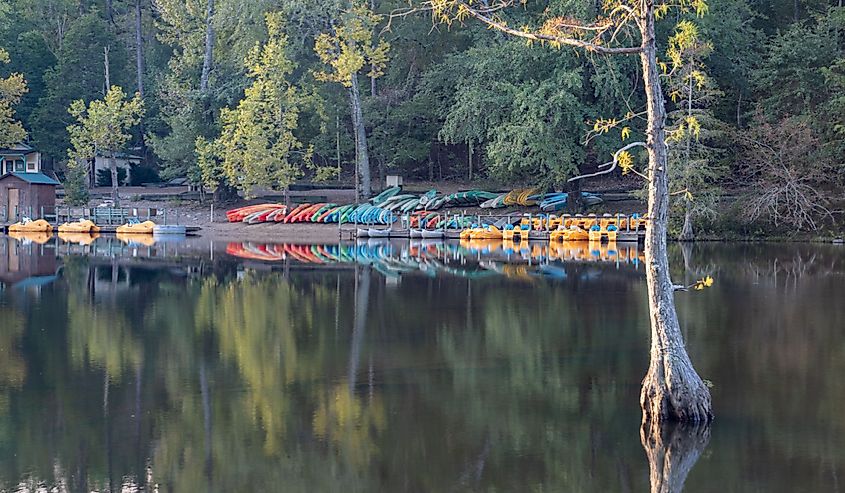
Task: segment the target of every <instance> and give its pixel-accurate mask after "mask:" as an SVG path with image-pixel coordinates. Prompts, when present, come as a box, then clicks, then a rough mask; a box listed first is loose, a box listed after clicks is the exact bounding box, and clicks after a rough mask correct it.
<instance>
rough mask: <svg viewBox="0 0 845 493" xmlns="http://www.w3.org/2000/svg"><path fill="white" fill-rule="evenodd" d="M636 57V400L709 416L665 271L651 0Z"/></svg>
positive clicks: (665, 211) (661, 413) (664, 182)
mask: <svg viewBox="0 0 845 493" xmlns="http://www.w3.org/2000/svg"><path fill="white" fill-rule="evenodd" d="M639 22H640V29H641V31H642V47H643V51H642V52H641V53H640V61H641V63H642V68H643V82H644V83H645V90H646V100H647V112H648V128H647V131H646V134H647V136H648V140H647V148H648V158H649V164H648V179H649V186H648V217H649V225H648V228H646V238H645V257H646V258H645V260H646V262H645V263H646V280H647V284H648V307H649V314H650V317H651V358H650V359H651V362H650V364H649V369H648V373H647V374H646V376H645V378H644V379H643V385H642V393H641V394H640V405H641V407H642V410H643V422H644V423H655V424H659V423H661V422H664V421H682V422H691V423H696V422H698V423H706V422H709V421H710V420H711V419H712V417H713V414H712V412H711V407H710V391H709V390H708V389H707V386H705V385H704V382H703V381H702V380H701V377H699V376H698V373H696V371H695V369H694V368H693V366H692V362H691V361H690V358H689V355H688V354H687V350H686V347H685V346H684V338H683V335H682V334H681V328H680V324H679V323H678V315H677V313H676V312H675V299H674V287H673V284H672V279H671V277H670V275H669V258H668V256H667V252H666V227H667V222H668V215H669V183H668V182H669V179H668V173H667V155H666V140H665V138H666V136H665V128H664V127H665V123H666V122H665V120H666V109H665V107H664V102H663V93H662V91H661V87H660V78H659V77H660V75H659V74H660V72H659V69H658V66H657V48H656V45H655V35H654V0H645V6H644V9H643V11H642V17H641V18H640V19H639Z"/></svg>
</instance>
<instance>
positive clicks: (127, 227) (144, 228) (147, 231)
mask: <svg viewBox="0 0 845 493" xmlns="http://www.w3.org/2000/svg"><path fill="white" fill-rule="evenodd" d="M155 226H156V223H154V222H152V221H144V222H142V223H138V224H124V225H123V226H118V227H117V233H118V234H127V235H151V234H153V228H155Z"/></svg>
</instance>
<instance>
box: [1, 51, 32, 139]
mask: <svg viewBox="0 0 845 493" xmlns="http://www.w3.org/2000/svg"><path fill="white" fill-rule="evenodd" d="M4 63H9V53H8V52H6V50H4V49H2V48H0V64H4ZM25 93H26V81H25V80H24V78H23V75H21V74H12V75H10V76H8V77H6V78H0V148H2V147H8V146H11V145H13V144H16V143H18V142H21V141H23V139H24V137H26V130H24V128H23V125H21V122H19V121H17V120H16V119H15V108H14V106H15V105H16V104H18V103H19V102H20V100H21V97H22V96H23V95H24V94H25Z"/></svg>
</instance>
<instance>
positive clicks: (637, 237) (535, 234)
mask: <svg viewBox="0 0 845 493" xmlns="http://www.w3.org/2000/svg"><path fill="white" fill-rule="evenodd" d="M362 229H363V228H362ZM379 229H384V228H379ZM444 234H445V239H447V240H459V239H461V230H447V231H445V232H444ZM353 235H355V237H356V238H357V233H356V232H353ZM549 236H550V231H530V232H529V233H528V240H529V241H550V240H549ZM410 237H411V231H410V230H408V229H394V230H390V235H389V236H388V237H387V238H410ZM379 238H383V237H373V238H370V237H363V236H362V237H360V239H362V240H363V239H373V240H377V239H379ZM644 240H645V231H643V230H640V231H619V232H617V233H616V242H617V243H637V242H640V241H644ZM517 242H518V240H517Z"/></svg>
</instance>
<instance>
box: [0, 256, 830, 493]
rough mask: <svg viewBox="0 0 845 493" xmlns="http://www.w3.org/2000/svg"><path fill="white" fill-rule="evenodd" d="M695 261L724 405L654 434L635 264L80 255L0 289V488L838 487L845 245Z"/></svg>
mask: <svg viewBox="0 0 845 493" xmlns="http://www.w3.org/2000/svg"><path fill="white" fill-rule="evenodd" d="M45 246H48V247H49V244H47V245H45ZM101 246H102V245H100V246H97V245H92V246H91V247H90V248H92V249H94V248H99V247H101ZM426 248H428V247H426ZM34 251H40V246H39V249H35V250H34ZM89 251H91V250H89ZM308 251H309V252H312V253H314V254H315V255H316V254H317V253H319V254H321V255H323V256H324V257H325V253H324V252H329V253H331V251H332V250H330V249H329V250H324V251H323V252H321V251H320V250H312V249H309V250H308ZM337 252H340V250H337ZM398 252H399V253H397V254H396V255H395V257H394V258H396V259H398V260H403V258H404V259H407V261H408V262H410V261H411V259H413V261H414V262H416V263H417V265H419V264H420V263H423V262H425V261H427V257H426V253H422V250H419V249H418V250H417V251H416V252H414V255H409V253H410V252H407V251H406V252H405V254H404V255H405V256H406V257H403V256H402V255H403V253H402V250H401V249H400V250H399V251H398ZM358 253H359V254H360V253H361V252H358ZM452 253H454V252H452ZM674 254H675V257H674V258H673V266H674V267H675V268H676V269H677V270H676V272H674V276H675V277H676V278H677V279H680V278H681V277H682V276H683V275H684V272H683V271H681V270H680V269H681V268H682V267H683V266H684V255H686V256H687V259H686V260H687V262H686V265H687V268H688V269H690V271H691V274H689V275H690V276H691V277H693V278H694V277H698V276H699V274H700V273H701V272H705V271H706V272H708V273H711V275H713V276H714V277H716V278H717V284H716V286H714V288H712V289H710V290H707V291H705V292H703V293H690V294H689V295H686V294H685V295H683V296H678V300H677V303H678V312H679V315H680V316H681V317H682V320H683V322H682V323H683V325H684V326H685V328H686V330H687V331H688V332H687V334H686V336H687V342H688V344H689V348H690V352H691V353H692V355H693V357H694V358H695V360H696V361H697V362H700V363H699V369H700V370H701V372H702V374H703V375H704V376H705V378H708V379H710V380H712V381H713V382H714V385H715V386H714V388H713V393H714V399H715V400H716V402H717V403H718V406H719V407H718V408H717V411H718V416H719V421H717V423H716V424H715V425H714V427H713V428H712V429H707V428H704V429H701V428H699V429H689V428H674V429H663V430H656V431H654V432H652V430H650V429H648V430H646V429H643V430H641V436H640V439H641V441H640V443H638V442H637V439H636V430H637V426H638V423H639V408H638V406H637V395H638V393H639V389H638V386H639V381H638V380H639V376H640V375H641V374H642V371H643V368H645V367H646V364H647V361H646V358H645V357H644V355H645V353H646V351H647V335H648V321H647V313H646V310H645V306H644V303H643V300H644V296H645V286H644V283H643V281H642V274H641V270H638V269H637V266H636V265H635V264H634V263H632V262H627V263H619V264H617V263H614V262H608V263H598V262H584V261H567V262H565V263H559V264H555V263H554V262H553V261H552V262H549V263H548V264H547V265H549V266H557V267H560V268H562V269H563V270H565V276H561V275H558V276H550V275H548V273H542V272H540V269H539V268H538V267H537V262H536V261H535V260H533V259H532V261H531V262H532V266H533V268H532V269H529V270H527V271H526V272H529V273H528V274H527V275H528V279H527V281H528V282H525V281H522V280H519V279H515V280H509V279H507V278H506V277H504V276H502V275H495V276H492V277H491V276H488V277H477V276H476V275H475V274H472V275H471V276H469V277H465V278H464V277H459V276H458V275H457V274H456V273H458V272H464V273H473V272H476V270H477V269H476V267H475V266H478V265H479V263H478V261H477V256H476V257H475V258H476V260H475V261H473V260H472V258H473V256H475V255H477V253H471V254H469V255H468V256H467V257H466V261H465V262H464V264H463V265H461V260H460V258H458V257H454V256H450V255H451V254H450V252H440V253H438V254H437V255H435V256H434V257H429V259H433V260H437V261H438V262H440V263H441V264H442V266H445V267H446V268H449V269H452V270H451V271H447V270H445V269H444V268H443V267H438V270H437V275H436V276H434V277H431V276H430V275H429V273H428V272H427V271H422V270H420V269H419V268H417V269H416V271H415V273H412V272H401V273H399V274H398V275H396V269H397V265H398V264H396V263H391V262H386V263H385V264H384V265H386V266H388V267H391V269H392V270H388V272H387V275H385V274H383V273H381V271H380V270H379V269H378V268H377V267H376V266H375V265H374V264H373V263H369V264H368V263H364V262H354V261H352V262H349V263H342V262H337V263H334V264H329V265H328V266H323V267H320V268H319V269H315V268H313V267H312V266H310V265H308V264H306V263H305V262H301V261H294V262H288V264H287V267H284V268H281V269H278V270H274V267H273V266H274V265H275V264H273V263H272V262H263V263H255V262H254V261H253V263H251V264H242V263H240V262H241V261H239V260H236V259H233V258H232V257H228V256H226V255H222V254H219V253H216V254H215V257H214V260H211V258H209V257H208V256H196V257H191V256H190V255H186V254H185V252H184V251H182V252H181V253H180V254H179V259H181V260H177V259H175V257H173V258H172V257H165V256H158V257H155V258H154V259H152V260H149V261H148V260H144V259H141V258H137V259H129V258H126V259H124V258H121V259H118V261H117V262H116V266H117V267H118V269H117V270H115V269H113V267H112V258H111V257H100V256H98V255H96V254H90V253H89V254H88V255H81V254H74V255H70V256H65V255H62V258H61V259H60V264H61V267H60V278H59V279H58V280H57V281H55V282H53V283H52V284H49V285H47V286H43V287H40V288H38V290H37V291H36V290H35V288H27V289H26V290H16V289H11V288H9V289H6V290H5V291H4V292H3V293H2V294H0V301H2V303H0V306H2V308H0V315H2V316H3V319H2V320H3V322H4V323H3V325H2V327H0V338H2V340H3V341H4V345H3V347H4V348H5V347H8V348H11V350H10V351H4V352H0V378H2V380H0V396H2V398H3V402H4V406H3V407H2V408H0V453H1V454H2V455H0V457H2V459H0V487H2V488H6V489H11V487H13V486H15V485H18V484H19V483H20V482H23V483H27V485H28V486H30V487H31V488H30V489H34V487H35V486H36V485H37V483H43V484H44V485H52V486H56V487H57V488H58V489H60V490H61V489H62V488H64V487H66V488H67V489H68V490H72V491H80V490H93V489H98V490H106V489H108V485H109V482H110V481H111V485H112V486H113V488H114V489H117V488H118V486H120V485H121V484H123V485H127V486H126V488H125V490H126V491H132V489H133V488H135V489H139V488H142V487H145V486H148V485H151V484H156V485H158V487H159V490H160V491H196V490H203V491H245V490H246V491H251V490H256V491H262V490H264V491H267V490H278V489H280V488H281V487H284V489H285V490H292V491H340V490H342V491H452V490H459V491H461V490H494V489H495V490H500V491H510V490H520V491H521V490H545V491H549V490H551V491H560V490H579V491H642V490H643V489H644V488H645V487H646V483H645V481H646V476H647V475H648V477H649V478H650V479H651V486H652V490H653V491H680V489H681V488H682V487H684V486H685V487H686V490H687V491H700V490H702V489H704V490H706V489H707V485H711V486H712V480H713V478H719V483H720V485H721V487H722V488H723V489H725V490H727V491H737V490H747V489H750V488H752V487H754V488H758V489H759V488H762V489H765V490H767V491H790V490H796V489H801V490H805V491H809V490H812V491H820V490H829V489H831V487H832V485H834V484H835V479H834V478H835V477H836V471H838V470H839V469H840V468H841V465H842V463H843V462H845V459H843V451H841V450H839V449H838V448H836V447H835V446H833V445H832V444H833V443H838V441H840V440H841V439H842V438H843V435H845V420H843V418H842V416H841V413H840V412H839V405H838V403H839V402H841V400H842V399H843V398H845V387H843V386H842V385H840V379H839V378H838V377H837V375H840V374H842V372H843V371H845V367H843V363H842V362H843V361H845V345H843V343H842V341H843V340H845V337H843V335H845V334H842V332H841V330H842V329H841V328H842V327H843V326H845V307H843V306H841V304H837V303H834V302H833V297H832V293H837V292H841V290H842V289H843V282H844V281H843V279H845V276H843V274H845V260H843V257H842V254H841V253H838V252H837V251H834V250H828V249H825V248H820V247H800V248H793V249H789V251H783V249H775V250H769V249H766V248H756V247H749V246H738V247H737V246H723V245H721V246H720V245H714V246H696V247H695V248H694V249H693V250H692V251H690V252H684V251H682V250H680V249H678V250H676V251H675V252H674ZM814 255H815V258H814ZM361 257H364V255H361V256H359V259H361ZM353 259H354V257H353ZM799 259H800V260H799ZM153 260H155V262H156V263H155V264H153ZM486 260H491V257H484V255H482V261H486ZM495 260H496V261H497V262H501V261H502V260H501V259H500V258H496V259H495ZM775 260H777V261H775ZM404 261H405V260H403V262H404ZM371 262H372V261H371ZM504 262H505V263H509V261H508V259H507V258H506V257H505V259H504ZM520 262H522V263H523V265H527V263H528V262H527V260H525V259H522V260H520V259H517V258H516V257H512V258H511V259H510V263H514V264H515V263H520ZM324 263H326V262H324ZM356 265H357V266H358V267H357V268H356V267H355V266H356ZM431 265H435V264H431ZM540 266H541V267H542V266H543V263H542V262H540ZM775 266H777V267H775ZM799 266H801V267H800V268H798V267H799ZM356 269H357V271H358V275H357V277H356V274H355V270H356ZM535 270H536V274H535ZM793 273H795V274H793ZM113 274H116V275H113ZM356 278H357V291H356V288H355V285H356ZM388 279H389V281H388ZM36 293H37V295H36ZM9 320H18V321H19V323H18V324H14V323H11V324H10V323H7V321H9ZM105 385H108V400H107V401H104V390H105ZM104 402H105V403H107V404H108V409H107V411H108V419H107V420H106V419H104V418H105V417H104V407H103V405H104ZM808 402H813V403H815V405H814V406H813V407H812V408H808V407H807V405H806V403H808ZM773 403H777V405H773ZM808 416H809V417H810V418H811V419H808ZM711 433H712V439H711V438H710V435H711ZM106 437H108V439H107V440H106ZM708 440H709V442H710V443H709V445H708ZM107 443H108V446H107ZM705 447H707V450H708V451H707V453H706V454H702V451H703V450H704V449H705ZM109 449H110V450H109ZM644 450H645V453H646V457H647V458H648V462H646V461H644V460H643V451H644ZM61 485H65V486H64V487H62V486H61Z"/></svg>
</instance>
